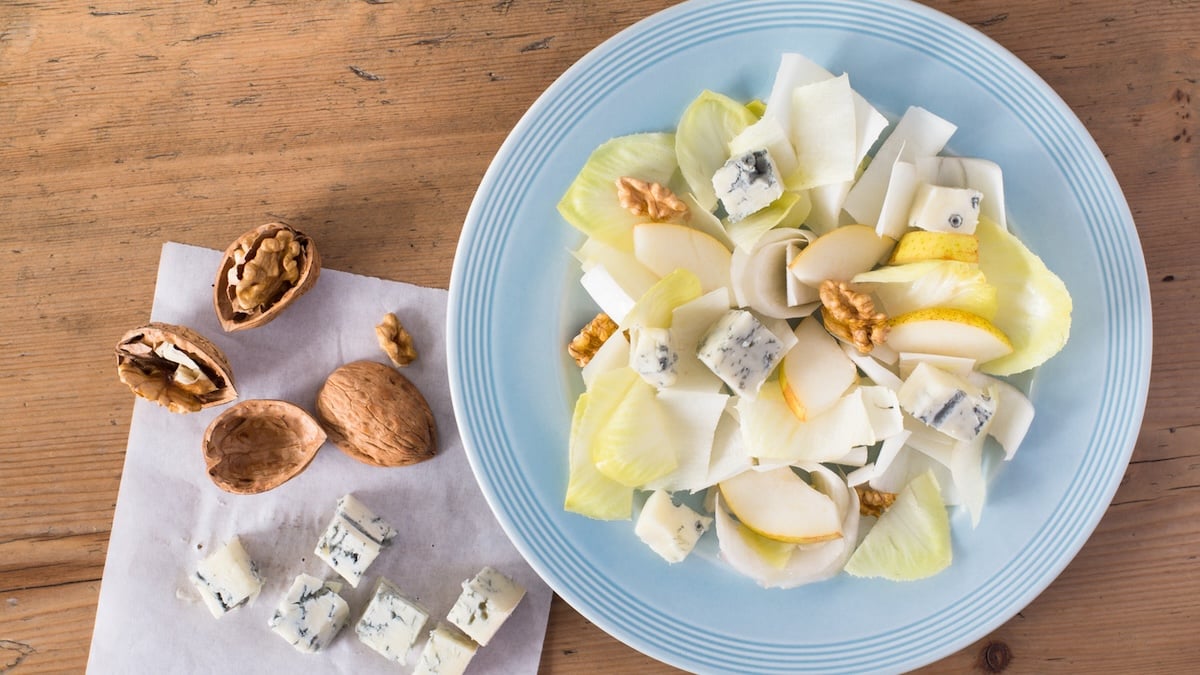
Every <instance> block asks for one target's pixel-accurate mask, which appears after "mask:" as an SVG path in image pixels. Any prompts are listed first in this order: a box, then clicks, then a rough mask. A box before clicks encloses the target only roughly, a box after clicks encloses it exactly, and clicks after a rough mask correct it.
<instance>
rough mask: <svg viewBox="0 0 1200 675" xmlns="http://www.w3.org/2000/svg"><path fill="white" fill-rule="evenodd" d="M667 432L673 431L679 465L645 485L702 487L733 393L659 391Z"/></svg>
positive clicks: (706, 483)
mask: <svg viewBox="0 0 1200 675" xmlns="http://www.w3.org/2000/svg"><path fill="white" fill-rule="evenodd" d="M657 398H658V403H659V405H660V407H661V408H662V411H663V419H664V423H665V426H666V430H667V433H669V434H671V439H672V442H673V443H672V444H673V445H674V448H675V458H676V461H677V463H678V466H676V467H675V470H673V471H671V472H670V473H668V474H666V475H664V476H661V477H659V478H656V479H654V480H652V481H649V482H648V483H646V484H645V485H643V486H641V487H642V489H645V490H667V491H669V492H677V491H680V490H690V491H693V492H694V491H697V490H702V489H704V488H706V487H708V486H709V485H711V484H712V482H710V481H707V480H706V479H707V476H708V471H709V465H710V462H711V459H712V453H713V447H714V443H715V438H716V432H717V426H718V425H719V424H720V421H721V418H722V416H723V415H724V412H725V406H726V404H727V403H728V401H729V396H727V395H725V394H721V393H715V392H712V393H710V392H702V391H677V390H674V389H664V390H662V391H660V392H658V396H657Z"/></svg>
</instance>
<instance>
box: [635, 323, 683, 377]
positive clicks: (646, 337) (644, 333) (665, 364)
mask: <svg viewBox="0 0 1200 675" xmlns="http://www.w3.org/2000/svg"><path fill="white" fill-rule="evenodd" d="M629 338H630V343H629V366H630V367H631V368H633V370H634V371H635V372H637V374H638V375H641V376H642V379H643V380H645V381H646V382H648V383H649V384H652V385H654V386H655V387H657V388H659V389H662V388H664V387H670V386H671V385H673V384H675V381H676V380H677V379H678V378H679V352H678V351H676V349H675V345H674V342H673V341H672V339H671V331H670V330H668V329H666V328H650V327H645V326H643V327H638V328H634V329H632V330H630V331H629Z"/></svg>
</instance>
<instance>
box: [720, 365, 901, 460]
mask: <svg viewBox="0 0 1200 675" xmlns="http://www.w3.org/2000/svg"><path fill="white" fill-rule="evenodd" d="M774 385H775V383H774V382H772V381H768V383H767V384H766V386H764V387H763V390H762V391H761V392H759V395H758V397H757V398H755V399H747V398H742V399H739V400H738V404H737V407H738V414H739V416H740V419H741V424H742V437H743V439H744V440H745V441H746V448H747V452H748V453H749V454H750V455H751V456H752V457H755V458H756V459H758V460H759V461H760V463H762V464H766V465H768V466H770V465H772V464H776V465H778V464H781V463H782V464H789V463H792V462H811V463H817V462H836V461H837V460H839V459H841V458H843V457H845V456H846V455H847V454H849V453H850V452H851V451H852V449H853V448H854V447H856V446H865V445H872V444H874V443H875V442H876V441H878V440H880V439H878V438H876V436H875V427H874V426H873V424H872V418H871V411H869V410H868V409H867V403H866V400H865V399H864V396H863V391H862V388H861V387H855V388H853V389H851V390H850V392H849V393H848V394H845V395H844V396H842V397H841V398H839V399H838V400H837V402H836V403H834V404H833V405H832V406H831V407H829V408H828V409H826V410H825V411H823V412H822V413H821V414H819V415H815V416H813V417H810V418H809V419H808V420H807V421H804V422H801V421H800V420H799V419H797V418H796V416H795V414H793V413H792V411H791V408H789V407H788V405H787V403H786V402H785V401H784V399H783V391H782V389H781V388H780V387H778V386H774Z"/></svg>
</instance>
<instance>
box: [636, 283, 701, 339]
mask: <svg viewBox="0 0 1200 675" xmlns="http://www.w3.org/2000/svg"><path fill="white" fill-rule="evenodd" d="M702 291H703V287H702V286H701V285H700V279H699V277H697V276H696V275H695V274H692V273H691V272H689V271H687V270H685V269H678V270H675V271H674V272H671V273H670V274H668V275H667V276H665V277H663V278H662V279H659V280H658V283H656V284H654V285H653V286H651V287H650V290H648V291H646V292H645V293H644V294H642V297H640V298H638V301H637V303H635V304H634V306H633V308H632V309H630V310H629V312H628V313H626V314H625V320H624V321H622V322H621V324H620V325H621V327H622V328H640V327H643V326H645V327H649V328H670V327H671V316H672V312H674V311H675V308H676V307H679V306H680V305H683V304H685V303H688V302H691V301H692V300H695V299H696V298H699V297H700V295H701V294H702Z"/></svg>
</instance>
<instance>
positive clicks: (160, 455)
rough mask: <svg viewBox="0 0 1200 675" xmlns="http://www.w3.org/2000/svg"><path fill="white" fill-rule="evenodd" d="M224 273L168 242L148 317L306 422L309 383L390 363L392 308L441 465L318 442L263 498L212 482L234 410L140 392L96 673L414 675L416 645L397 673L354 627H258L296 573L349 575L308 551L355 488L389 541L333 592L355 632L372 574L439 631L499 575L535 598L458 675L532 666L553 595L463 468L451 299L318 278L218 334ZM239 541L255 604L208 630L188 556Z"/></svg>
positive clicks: (212, 256)
mask: <svg viewBox="0 0 1200 675" xmlns="http://www.w3.org/2000/svg"><path fill="white" fill-rule="evenodd" d="M219 262H220V253H218V252H217V251H212V250H208V249H203V248H196V247H192V246H185V245H181V244H174V243H168V244H166V245H164V246H163V250H162V257H161V259H160V262H159V270H158V282H157V287H156V291H155V296H154V309H153V312H152V316H151V318H152V320H154V321H164V322H168V323H176V324H183V325H186V326H189V327H191V328H193V329H195V330H197V331H199V332H200V333H201V334H203V335H205V336H206V337H208V338H209V339H210V340H212V341H213V342H215V343H216V344H217V345H218V346H219V347H220V348H221V349H223V350H224V351H225V353H226V355H227V356H228V357H229V360H230V362H231V364H232V367H233V372H234V378H235V382H236V386H237V389H238V394H239V400H247V399H253V398H278V399H283V400H287V401H291V402H292V403H295V404H297V405H299V406H301V407H303V408H305V409H306V410H308V411H309V412H310V413H314V414H315V400H316V394H317V390H318V389H319V388H320V386H321V383H322V382H323V381H324V379H325V377H326V376H327V375H328V374H329V373H331V372H332V371H333V370H334V369H335V368H337V367H338V366H340V365H342V364H345V363H349V362H351V361H355V360H358V359H370V360H375V361H380V362H384V363H387V362H388V361H387V357H386V356H385V355H384V354H383V352H382V350H381V349H380V348H379V345H378V343H377V342H376V338H375V325H376V324H377V323H378V322H379V321H380V319H381V318H382V317H383V315H384V314H386V313H387V312H395V313H396V315H397V316H398V317H399V318H400V321H401V323H403V324H404V326H405V327H406V328H407V329H408V331H409V332H410V333H411V334H412V336H413V338H414V340H415V343H416V346H417V349H418V352H419V354H420V356H419V358H418V359H417V361H416V362H414V363H413V364H412V365H410V366H408V367H407V368H405V369H404V370H403V371H402V372H403V373H404V375H405V376H406V377H408V378H409V379H410V380H412V381H413V383H414V384H416V385H417V387H418V388H420V390H421V392H422V393H423V394H424V395H425V398H426V400H427V401H428V402H429V405H430V407H431V408H432V409H433V412H434V415H435V417H436V419H437V425H438V454H437V456H436V457H434V458H433V459H431V460H428V461H426V462H422V463H420V464H416V465H413V466H408V467H401V468H389V469H384V468H377V467H372V466H368V465H366V464H362V463H360V462H358V461H356V460H354V459H352V458H350V457H348V456H347V455H345V454H343V453H342V452H341V451H339V450H338V449H337V448H336V447H334V446H333V445H332V444H331V443H326V444H325V446H324V447H323V448H322V449H321V450H320V452H319V453H318V454H317V457H316V459H314V460H313V462H312V464H310V465H309V467H308V468H307V469H306V470H305V471H304V472H303V473H301V474H300V475H299V476H297V477H295V478H293V479H292V480H291V481H289V482H287V483H284V484H283V485H282V486H280V487H278V488H275V489H274V490H271V491H268V492H266V493H263V494H259V495H233V494H229V493H226V492H224V491H222V490H220V489H218V488H217V487H216V486H215V485H213V483H212V482H211V481H210V480H209V478H208V476H207V474H206V473H205V467H204V459H203V456H202V451H201V440H202V438H203V435H204V430H205V428H206V427H207V426H208V424H209V422H211V421H212V419H213V418H214V417H216V416H217V414H219V413H220V412H221V411H222V410H224V409H226V407H227V406H219V407H217V408H215V409H207V410H203V411H200V412H198V413H193V414H187V415H180V414H173V413H170V412H168V411H167V410H166V409H165V408H162V407H160V406H158V405H155V404H153V403H150V402H149V401H145V400H141V399H138V400H137V402H136V403H135V406H134V411H133V420H132V424H131V428H130V433H129V446H128V449H127V451H126V456H125V468H124V473H123V474H122V477H121V487H120V492H119V496H118V500H117V507H116V515H115V517H114V522H113V529H112V538H111V540H110V543H109V549H108V558H107V560H106V563H105V567H104V579H103V582H102V585H101V590H100V600H99V608H98V610H97V613H96V627H95V631H94V634H93V638H92V647H91V656H90V659H89V662H88V671H89V672H92V673H184V672H186V673H283V672H319V673H367V672H410V671H411V670H412V667H413V665H414V664H415V662H416V659H417V655H418V654H419V650H420V648H421V646H422V645H423V643H424V639H422V640H421V641H419V642H418V643H417V645H416V647H415V648H414V649H413V650H412V651H411V652H410V653H409V658H408V666H406V667H404V668H400V667H398V666H397V665H396V664H394V663H392V662H389V661H388V660H387V659H385V658H384V657H382V656H380V655H378V654H376V653H375V652H374V651H372V650H371V649H369V648H368V647H367V646H366V645H364V644H362V643H361V642H359V640H358V637H357V636H356V635H355V634H354V630H353V625H352V624H351V625H350V626H348V627H347V628H346V629H345V630H343V631H342V633H341V634H340V635H339V636H338V637H337V639H336V640H335V641H334V643H333V644H332V645H330V647H329V648H328V649H327V650H326V651H324V652H321V653H318V654H302V653H300V652H298V651H296V650H295V649H294V648H293V647H292V646H291V645H290V644H288V643H287V642H285V641H284V640H283V639H282V638H280V637H279V636H278V635H276V634H275V633H274V632H272V631H271V630H270V629H269V628H268V627H267V620H268V619H269V618H270V617H271V615H272V614H273V613H274V610H275V606H276V604H277V603H278V602H279V600H280V598H281V597H282V595H283V593H284V592H285V591H286V590H287V588H288V587H289V586H290V585H291V583H292V580H293V579H294V578H295V577H296V575H297V574H299V573H301V572H306V573H309V574H312V575H314V576H317V577H321V578H329V579H338V580H341V579H340V577H338V576H337V574H336V573H335V572H334V571H333V570H332V569H330V568H329V567H328V566H327V565H326V564H325V563H324V562H323V561H321V560H320V559H319V558H317V557H316V556H315V555H313V548H314V546H315V545H316V542H317V539H318V538H319V537H320V534H321V532H322V531H323V530H324V528H325V526H326V525H327V524H328V522H329V519H330V518H331V517H332V515H333V511H334V506H335V502H336V501H337V499H338V498H339V497H341V496H342V495H344V494H346V493H348V492H353V493H354V494H355V495H356V496H357V497H358V498H359V499H360V500H361V501H362V502H363V503H364V504H366V505H367V506H368V507H369V508H371V509H372V510H373V511H375V513H376V514H377V515H379V516H382V517H383V518H384V519H385V520H387V521H388V522H389V523H390V524H391V525H392V526H393V527H394V528H395V529H396V530H398V531H399V534H398V535H397V536H396V538H395V539H394V540H393V542H392V545H391V546H390V547H388V548H385V549H384V551H383V553H382V554H381V555H380V556H379V558H377V559H376V560H375V562H374V564H373V565H372V566H371V568H370V569H369V570H368V572H367V575H366V576H365V577H364V579H363V580H362V582H361V583H360V584H359V587H358V588H356V589H355V588H351V587H350V586H349V584H347V585H346V586H345V588H344V589H343V592H342V596H343V597H344V598H346V600H347V602H348V603H349V604H350V618H351V620H352V621H357V619H358V617H359V615H360V614H361V613H362V611H363V609H364V608H365V607H366V604H367V602H368V601H369V600H370V594H371V591H372V589H373V587H374V585H375V581H376V579H377V578H378V577H379V576H381V575H382V576H385V577H387V578H388V579H390V580H392V581H393V582H395V583H396V584H397V585H399V586H400V588H401V589H403V590H404V591H405V592H406V593H407V594H408V595H409V596H411V597H413V598H415V599H416V600H418V601H419V602H421V603H422V604H423V605H424V606H425V607H426V608H427V609H428V610H429V611H430V614H431V625H430V626H429V628H432V623H433V622H434V621H436V620H438V619H444V618H445V616H446V613H447V611H448V610H449V609H450V607H451V606H452V605H453V603H454V600H455V598H457V597H458V594H459V591H460V590H461V587H460V584H461V583H462V581H464V580H466V579H468V578H470V577H472V576H473V575H474V574H475V573H476V572H478V571H479V569H480V568H482V567H483V566H484V565H491V566H492V567H495V568H496V569H498V570H500V571H502V572H504V573H505V574H507V575H508V576H510V577H512V578H514V579H515V580H516V581H517V582H518V583H520V584H521V585H523V586H524V587H525V588H526V589H527V594H526V596H525V599H524V600H523V601H522V602H521V604H520V605H519V606H518V608H517V610H516V611H515V613H514V614H513V615H512V616H511V617H510V618H509V620H508V622H507V623H505V625H504V626H503V627H502V628H501V630H500V632H499V633H498V634H497V635H496V637H495V638H494V639H493V640H492V641H491V642H490V643H489V644H488V645H487V646H486V647H481V648H480V649H479V651H478V652H477V653H476V656H475V659H474V661H472V664H471V667H470V669H469V671H468V672H469V673H475V674H482V673H504V674H505V675H510V674H519V673H535V672H536V671H537V666H538V661H539V659H540V657H541V649H542V641H543V638H544V636H545V629H546V620H547V617H548V613H549V607H550V599H551V591H550V589H549V588H548V587H547V586H546V585H545V583H544V582H542V581H541V580H540V579H539V578H538V577H537V575H536V574H535V573H534V572H533V570H532V569H531V568H530V567H529V566H528V565H527V564H526V563H525V562H524V560H523V559H522V558H521V556H520V554H519V553H518V552H517V550H516V549H515V548H514V547H513V546H512V544H511V543H510V542H509V541H508V539H507V538H506V536H505V535H504V532H503V530H501V528H500V525H499V524H498V523H497V522H496V520H495V518H494V516H493V515H492V513H491V511H490V509H489V508H488V505H487V502H486V501H485V500H484V497H483V494H482V493H481V492H480V490H479V487H478V486H477V484H476V483H475V479H474V476H473V475H472V473H471V469H470V466H469V465H468V462H467V457H466V453H465V451H464V449H463V446H462V441H461V440H460V438H459V435H458V430H457V428H456V426H455V423H454V414H453V410H452V408H451V403H450V390H449V383H448V380H447V372H446V354H445V318H446V302H447V293H446V291H444V290H439V289H430V288H422V287H418V286H413V285H410V284H404V283H398V282H392V281H385V280H382V279H375V278H369V277H363V276H358V275H353V274H347V273H344V272H337V271H333V270H324V271H322V272H321V276H320V279H319V280H318V282H317V284H316V286H315V287H314V288H313V289H312V290H310V291H309V292H308V294H306V295H305V296H303V297H301V298H300V299H299V300H297V301H296V303H295V304H294V305H292V306H291V307H289V308H288V309H287V310H286V311H284V312H283V313H282V314H281V315H280V316H279V317H278V318H276V319H275V320H274V321H273V322H271V323H269V324H267V325H266V326H262V327H259V328H252V329H249V330H245V331H240V332H237V333H228V334H227V333H225V332H224V331H222V330H221V328H220V325H219V324H218V323H217V319H216V315H215V313H214V311H213V307H212V299H211V296H212V284H213V279H214V277H215V275H216V270H217V266H218V264H219ZM114 377H115V376H114ZM230 405H232V404H230ZM234 535H238V536H239V537H241V540H242V543H243V545H244V546H245V548H246V550H247V552H248V553H249V554H250V556H251V558H252V559H254V560H255V561H256V562H257V563H258V565H259V568H260V570H261V572H262V574H263V576H264V578H265V585H264V586H263V590H262V593H261V595H260V596H259V597H258V599H257V600H255V601H254V603H253V604H251V605H249V606H247V607H242V608H240V609H237V610H235V611H233V612H230V613H228V614H226V615H225V616H224V617H222V618H220V619H214V618H213V617H212V615H211V614H210V613H209V611H208V609H206V608H205V606H204V604H203V603H202V602H201V601H200V598H199V595H198V594H197V592H196V590H195V588H194V587H193V586H192V585H191V583H190V582H189V581H188V576H189V574H190V573H191V572H192V571H193V569H194V566H195V563H196V562H197V561H198V560H200V559H201V558H202V557H204V556H205V555H207V554H208V553H209V552H210V551H211V550H213V549H215V548H217V547H219V546H221V545H222V544H224V543H225V542H226V541H227V540H228V539H229V538H230V537H232V536H234ZM299 669H303V671H301V670H299Z"/></svg>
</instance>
